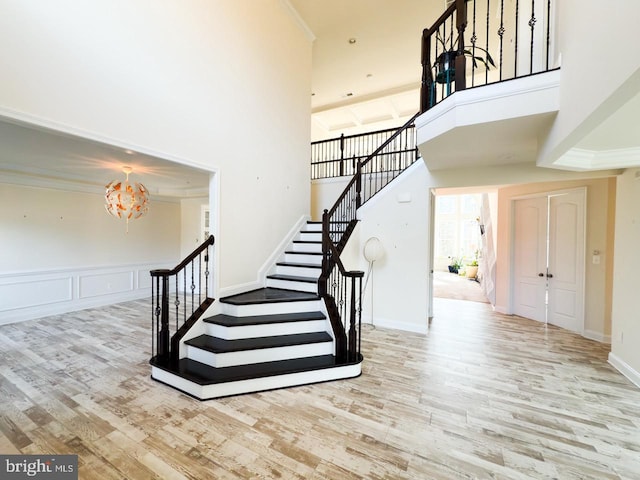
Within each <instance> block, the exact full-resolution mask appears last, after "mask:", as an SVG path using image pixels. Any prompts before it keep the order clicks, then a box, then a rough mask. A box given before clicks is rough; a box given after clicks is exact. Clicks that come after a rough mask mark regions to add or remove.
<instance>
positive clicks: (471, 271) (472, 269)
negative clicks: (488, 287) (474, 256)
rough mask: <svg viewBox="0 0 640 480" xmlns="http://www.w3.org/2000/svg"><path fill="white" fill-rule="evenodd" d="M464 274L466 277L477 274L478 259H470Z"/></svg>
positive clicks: (473, 276) (474, 276)
mask: <svg viewBox="0 0 640 480" xmlns="http://www.w3.org/2000/svg"><path fill="white" fill-rule="evenodd" d="M465 275H466V276H467V278H476V277H477V276H478V261H477V260H472V261H471V262H470V263H468V264H467V266H466V267H465Z"/></svg>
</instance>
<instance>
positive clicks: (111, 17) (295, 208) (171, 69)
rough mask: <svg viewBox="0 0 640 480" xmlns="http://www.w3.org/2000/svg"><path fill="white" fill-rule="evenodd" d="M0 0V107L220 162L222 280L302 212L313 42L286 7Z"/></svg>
mask: <svg viewBox="0 0 640 480" xmlns="http://www.w3.org/2000/svg"><path fill="white" fill-rule="evenodd" d="M1 9H2V12H3V14H2V15H1V16H0V63H2V65H3V74H2V77H1V78H0V87H1V88H0V113H2V114H3V115H5V116H11V115H15V116H18V117H21V118H29V119H31V120H32V121H33V122H34V123H40V124H45V125H47V126H49V127H55V128H59V129H61V130H73V131H74V132H75V133H80V134H82V133H83V132H85V133H86V134H87V135H91V136H96V137H99V138H102V139H110V141H112V143H115V144H118V145H123V144H124V145H129V146H130V147H131V148H132V149H134V150H138V151H141V152H143V153H144V152H149V153H153V154H155V155H157V156H163V154H164V155H166V156H169V157H170V158H173V159H176V158H178V159H182V160H181V162H182V163H185V164H190V165H194V166H199V167H201V168H204V169H208V170H213V169H217V172H218V174H219V185H220V187H219V199H220V210H219V212H218V211H212V214H214V215H215V214H219V218H218V219H217V220H216V222H215V223H216V225H218V232H217V234H216V237H217V241H216V245H217V247H216V254H217V255H219V262H218V263H217V265H219V268H220V272H219V274H220V286H221V287H225V286H230V285H235V284H238V283H244V282H247V281H250V280H255V278H256V272H257V270H258V268H259V267H260V266H261V265H262V263H263V262H264V261H265V259H266V258H267V257H268V255H269V254H270V253H271V251H272V250H273V248H274V246H275V245H277V244H278V242H279V241H280V240H281V239H282V237H283V236H284V235H285V234H286V233H287V232H288V231H289V229H290V227H291V226H292V225H293V224H294V223H295V222H296V221H297V220H298V219H299V218H300V217H301V216H302V215H304V214H308V213H309V139H310V124H309V122H310V105H309V104H310V101H309V98H310V83H311V82H310V75H311V43H310V41H309V40H308V39H307V38H306V37H305V35H304V33H303V32H302V30H301V29H300V28H298V26H297V25H296V24H295V23H294V21H293V19H292V17H291V16H290V14H289V13H288V11H287V9H286V7H285V6H284V5H283V4H282V3H281V2H280V1H279V0H261V1H248V0H244V1H238V0H217V1H215V2H203V1H199V0H167V1H164V2H157V1H154V0H131V1H127V2H113V1H111V0H92V1H91V2H85V1H82V0H60V1H57V2H31V1H26V2H11V1H8V0H2V1H1ZM216 208H217V206H216ZM255 232H260V234H259V238H260V240H259V241H257V240H256V237H257V236H256V235H255Z"/></svg>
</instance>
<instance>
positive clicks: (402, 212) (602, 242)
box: [313, 162, 619, 341]
mask: <svg viewBox="0 0 640 480" xmlns="http://www.w3.org/2000/svg"><path fill="white" fill-rule="evenodd" d="M411 168H412V169H415V170H412V171H411V172H405V175H403V176H402V177H400V178H399V179H396V180H394V182H392V183H391V184H390V185H389V186H388V187H386V188H385V189H384V190H383V191H382V192H381V193H380V194H378V195H379V196H378V197H377V198H375V197H374V199H373V200H371V202H369V203H367V204H365V206H364V207H363V208H362V209H361V211H360V217H361V222H360V223H359V225H358V227H357V228H356V230H355V232H354V234H353V236H352V238H351V240H350V241H349V244H348V245H347V248H346V249H345V252H344V253H343V257H344V259H343V262H344V263H345V265H346V266H347V267H348V268H349V269H352V270H363V271H365V272H366V271H367V270H368V264H367V262H366V261H365V260H364V258H363V256H362V248H363V246H364V244H365V242H366V241H367V239H368V238H370V237H372V236H376V237H378V238H380V240H381V241H382V243H383V245H384V247H385V257H384V258H383V259H382V260H381V261H380V262H379V263H378V262H376V264H374V268H375V270H374V277H373V278H374V280H373V282H374V287H373V288H374V289H375V290H374V305H373V316H374V323H376V324H377V325H380V326H386V327H391V328H398V329H403V330H412V331H426V325H427V324H426V318H427V299H428V297H427V292H428V288H430V287H429V285H428V276H427V272H428V271H429V269H430V268H431V267H430V265H429V260H428V243H427V242H428V225H429V223H428V192H429V189H430V188H452V187H464V186H467V187H478V186H487V189H488V190H492V191H494V190H496V191H497V190H501V193H500V194H498V200H497V208H495V209H494V210H495V211H496V212H497V213H494V215H496V216H497V217H496V221H495V224H497V227H496V230H495V234H496V245H497V255H498V258H497V262H498V264H497V267H496V270H497V275H496V289H497V290H499V292H500V293H499V295H498V298H497V304H498V305H497V306H498V308H499V309H501V310H503V311H506V310H507V308H508V307H507V305H508V298H509V295H510V293H509V289H510V280H509V232H510V228H511V227H510V225H511V223H510V212H509V210H508V208H509V207H508V205H509V201H510V200H509V199H510V198H511V196H513V195H524V194H528V193H533V192H544V191H548V190H554V189H563V188H575V187H578V186H583V185H586V186H587V187H588V193H587V196H588V205H587V210H588V212H589V213H588V215H589V217H588V220H587V221H588V226H587V252H591V251H592V250H595V249H597V250H600V251H601V252H603V254H602V255H601V263H600V265H593V264H591V263H590V262H587V270H586V275H587V282H586V301H587V303H586V309H585V311H586V312H587V313H586V320H585V329H586V334H587V335H589V336H591V337H593V338H597V339H599V340H602V341H607V340H608V338H609V334H610V328H611V327H610V325H611V321H610V318H611V317H610V312H608V310H607V305H608V304H609V301H608V299H609V298H610V284H609V282H610V276H611V273H610V272H609V271H608V268H609V265H610V262H611V261H612V256H613V253H612V248H613V246H612V245H611V242H610V241H608V239H609V236H608V234H607V225H609V224H610V218H609V215H610V213H611V208H610V202H611V198H610V188H609V180H608V177H609V176H611V175H614V174H616V173H619V172H617V171H616V172H566V171H557V170H553V169H543V168H536V167H535V166H532V165H523V164H521V165H510V166H500V167H483V168H477V169H473V168H468V169H460V170H438V171H436V172H429V171H428V170H427V169H426V167H425V165H424V162H418V163H417V164H416V165H414V167H411ZM406 173H409V175H406ZM535 180H537V182H536V184H532V182H534V181H535ZM342 182H343V183H342V184H341V183H340V182H339V181H331V182H326V183H323V182H322V181H319V182H314V183H313V191H314V198H315V199H325V200H326V201H328V200H329V198H336V197H337V193H336V191H337V190H340V191H342V188H344V183H345V181H344V180H342ZM510 184H519V185H516V186H513V187H504V188H503V189H500V187H498V186H497V185H510ZM463 191H464V190H463V189H457V190H456V192H457V193H461V192H463ZM473 191H478V189H477V188H474V189H473ZM398 194H409V195H410V198H411V202H408V203H399V202H398ZM331 203H333V201H332V202H331ZM589 257H590V255H589ZM371 310H372V308H371V298H370V291H369V290H367V292H366V295H365V298H364V300H363V320H365V321H369V320H370V317H371Z"/></svg>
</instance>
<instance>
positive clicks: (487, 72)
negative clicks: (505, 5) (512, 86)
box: [484, 0, 491, 84]
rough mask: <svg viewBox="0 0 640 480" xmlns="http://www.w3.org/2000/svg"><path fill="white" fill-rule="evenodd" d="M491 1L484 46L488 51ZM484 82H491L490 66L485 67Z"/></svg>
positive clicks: (488, 3)
mask: <svg viewBox="0 0 640 480" xmlns="http://www.w3.org/2000/svg"><path fill="white" fill-rule="evenodd" d="M490 1H491V0H487V31H486V33H485V35H486V38H485V46H484V48H485V50H486V51H487V52H488V51H489V24H490V21H489V18H490V17H489V12H490ZM484 83H485V84H486V83H489V69H488V68H485V69H484Z"/></svg>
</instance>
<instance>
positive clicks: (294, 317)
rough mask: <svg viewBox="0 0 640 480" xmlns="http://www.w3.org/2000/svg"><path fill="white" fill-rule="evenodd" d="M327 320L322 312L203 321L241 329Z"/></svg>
mask: <svg viewBox="0 0 640 480" xmlns="http://www.w3.org/2000/svg"><path fill="white" fill-rule="evenodd" d="M324 319H326V317H325V315H324V313H322V312H302V313H276V314H273V315H251V316H247V317H234V316H233V315H225V314H223V313H221V314H219V315H214V316H213V317H208V318H205V319H204V320H203V322H205V323H213V324H216V325H222V326H224V327H241V326H245V325H266V324H271V323H289V322H308V321H313V320H324Z"/></svg>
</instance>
